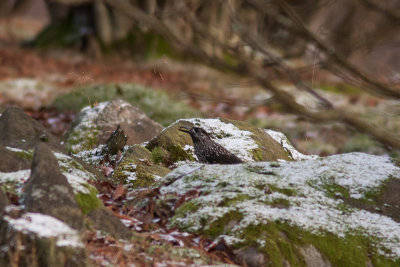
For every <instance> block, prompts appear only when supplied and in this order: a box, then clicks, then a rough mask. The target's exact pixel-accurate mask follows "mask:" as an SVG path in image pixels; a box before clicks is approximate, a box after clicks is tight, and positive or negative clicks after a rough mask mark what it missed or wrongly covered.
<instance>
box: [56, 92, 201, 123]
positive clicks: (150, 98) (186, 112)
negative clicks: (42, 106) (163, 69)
mask: <svg viewBox="0 0 400 267" xmlns="http://www.w3.org/2000/svg"><path fill="white" fill-rule="evenodd" d="M115 98H121V99H123V100H125V101H127V102H128V103H130V104H132V105H133V106H136V107H138V108H140V109H141V110H142V111H143V112H144V113H146V115H147V116H149V117H150V118H151V119H153V120H155V121H157V122H159V123H161V124H162V125H164V126H167V125H169V124H170V123H172V122H174V121H175V120H177V119H181V118H189V117H196V116H199V115H200V113H199V112H198V111H195V110H194V109H192V108H190V107H189V106H187V105H186V104H184V103H182V102H178V101H176V100H173V99H171V98H170V97H169V96H168V94H167V93H166V92H164V91H155V90H153V89H151V88H149V87H145V86H142V85H138V84H104V85H90V86H85V87H81V88H78V89H76V90H75V91H73V92H71V93H68V94H65V95H62V96H60V97H58V98H57V99H56V100H55V101H54V102H53V104H52V107H55V108H57V109H60V110H66V109H67V110H76V111H78V110H81V109H82V108H83V107H85V106H88V105H90V104H91V103H96V102H104V101H109V100H112V99H115Z"/></svg>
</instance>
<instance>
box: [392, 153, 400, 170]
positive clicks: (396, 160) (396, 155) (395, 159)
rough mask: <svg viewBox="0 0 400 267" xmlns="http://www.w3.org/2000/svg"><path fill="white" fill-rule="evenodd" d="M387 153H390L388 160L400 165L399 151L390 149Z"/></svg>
mask: <svg viewBox="0 0 400 267" xmlns="http://www.w3.org/2000/svg"><path fill="white" fill-rule="evenodd" d="M389 155H390V160H391V161H392V162H393V164H394V165H396V166H397V167H400V152H398V151H391V152H390V153H389Z"/></svg>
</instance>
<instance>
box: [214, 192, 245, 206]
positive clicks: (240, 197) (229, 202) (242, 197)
mask: <svg viewBox="0 0 400 267" xmlns="http://www.w3.org/2000/svg"><path fill="white" fill-rule="evenodd" d="M249 199H251V197H249V196H248V195H245V194H239V195H237V196H236V197H234V198H231V199H226V200H225V201H223V202H221V203H220V204H219V205H218V206H219V207H231V206H233V205H235V204H236V203H238V202H243V201H245V200H249Z"/></svg>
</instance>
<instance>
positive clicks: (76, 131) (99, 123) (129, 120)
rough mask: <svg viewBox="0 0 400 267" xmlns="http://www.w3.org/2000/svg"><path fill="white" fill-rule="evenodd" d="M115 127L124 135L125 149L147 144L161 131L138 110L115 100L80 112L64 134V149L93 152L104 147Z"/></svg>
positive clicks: (157, 125) (159, 126)
mask: <svg viewBox="0 0 400 267" xmlns="http://www.w3.org/2000/svg"><path fill="white" fill-rule="evenodd" d="M117 127H120V128H121V129H122V130H123V131H124V133H125V134H126V135H127V137H128V140H127V144H128V145H132V144H139V143H142V142H144V141H148V140H150V139H151V138H153V137H154V136H155V135H157V134H158V133H159V132H161V130H162V129H163V127H162V126H161V125H160V124H158V123H156V122H154V121H152V120H151V119H149V118H148V117H147V116H146V114H144V113H143V112H142V111H141V110H139V109H138V108H137V107H134V106H132V105H131V104H129V103H127V102H125V101H123V100H120V99H114V100H112V101H108V102H101V103H99V104H98V105H97V106H95V107H86V108H84V109H82V111H81V112H80V113H79V114H78V116H77V118H76V119H75V120H74V122H73V123H72V126H71V128H70V129H69V131H68V132H67V133H66V134H65V136H64V138H63V139H64V145H65V146H66V147H67V149H68V150H69V151H71V152H73V153H77V152H80V151H82V150H87V149H92V148H95V147H97V146H99V145H100V144H105V143H106V142H107V139H108V138H109V137H110V135H111V133H112V132H113V131H114V130H115V129H116V128H117Z"/></svg>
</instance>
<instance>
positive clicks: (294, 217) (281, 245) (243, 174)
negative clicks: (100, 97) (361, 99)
mask: <svg viewBox="0 0 400 267" xmlns="http://www.w3.org/2000/svg"><path fill="white" fill-rule="evenodd" d="M388 178H390V179H400V168H399V167H398V166H396V165H394V164H393V163H392V162H391V160H390V158H388V157H385V156H373V155H368V154H363V153H350V154H342V155H334V156H330V157H326V158H318V159H308V160H302V161H287V162H249V163H247V164H240V165H229V166H228V165H207V164H206V165H204V164H199V163H189V164H186V165H183V166H180V167H178V168H177V169H175V170H174V171H172V172H171V173H170V174H168V175H167V176H166V177H165V179H164V180H163V181H160V182H159V183H158V184H157V186H160V193H161V196H160V203H164V204H163V205H168V203H176V201H177V200H178V199H185V198H184V197H183V196H185V194H189V193H190V192H193V191H196V192H198V193H197V194H196V197H190V198H188V201H186V202H183V203H182V204H180V206H179V207H178V208H177V209H175V208H176V207H175V206H171V209H175V215H174V216H173V217H172V218H171V220H170V223H169V226H170V227H172V228H175V227H178V228H179V229H180V230H183V231H189V232H192V233H197V234H203V235H205V236H208V237H210V238H212V239H214V240H215V241H217V242H218V241H220V242H222V241H223V242H225V243H226V244H227V245H229V246H231V247H233V248H236V249H237V250H241V248H246V247H254V248H256V249H257V251H259V252H261V253H263V255H265V260H266V261H267V262H269V263H270V264H272V265H274V264H278V263H279V264H281V263H282V262H283V261H288V262H289V263H290V264H291V265H293V264H295V263H299V262H303V265H304V263H305V262H306V261H307V260H310V258H308V259H307V260H306V259H305V257H308V256H307V255H308V254H307V253H308V252H310V251H311V250H312V249H311V250H310V249H307V248H309V245H310V244H311V245H312V246H314V247H315V249H316V250H317V251H318V252H319V253H320V256H318V255H317V256H315V255H316V254H313V255H314V256H315V257H317V258H318V257H319V258H318V259H317V260H319V261H320V262H329V264H331V265H333V266H360V265H365V264H366V263H367V262H369V261H372V262H373V263H374V264H375V263H379V264H378V265H377V266H380V265H382V264H383V265H384V264H389V265H393V264H399V263H400V249H399V246H398V242H399V240H400V222H399V221H398V219H397V217H394V216H393V217H390V215H387V216H385V215H382V214H379V213H377V212H373V211H371V210H365V209H362V208H359V207H355V206H352V204H351V203H350V202H349V201H348V200H349V199H356V200H359V199H367V198H368V197H369V194H370V193H369V192H370V191H371V190H374V189H375V188H380V189H379V190H381V189H382V185H383V184H385V183H386V182H387V181H388ZM327 185H329V186H338V187H340V188H342V189H343V190H345V191H346V192H347V195H346V196H344V195H343V196H341V195H339V194H332V191H331V189H330V187H329V186H327ZM383 188H384V187H383ZM191 196H193V194H191ZM171 199H172V200H171ZM173 199H175V201H173ZM163 200H165V201H163ZM160 205H161V204H160ZM307 251H308V252H307ZM314 252H315V251H314ZM252 255H254V254H252ZM304 255H306V256H304ZM355 255H357V256H355ZM310 257H311V256H310Z"/></svg>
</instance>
